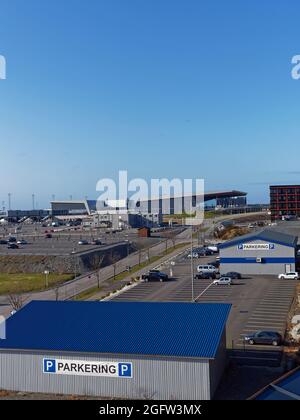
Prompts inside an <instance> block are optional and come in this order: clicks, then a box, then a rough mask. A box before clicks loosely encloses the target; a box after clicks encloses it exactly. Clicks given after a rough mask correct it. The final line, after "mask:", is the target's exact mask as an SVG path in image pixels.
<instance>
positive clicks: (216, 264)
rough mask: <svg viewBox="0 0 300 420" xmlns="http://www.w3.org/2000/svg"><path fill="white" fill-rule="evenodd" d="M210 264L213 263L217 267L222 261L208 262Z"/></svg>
mask: <svg viewBox="0 0 300 420" xmlns="http://www.w3.org/2000/svg"><path fill="white" fill-rule="evenodd" d="M208 265H213V266H214V267H216V268H219V267H220V261H211V262H209V263H208Z"/></svg>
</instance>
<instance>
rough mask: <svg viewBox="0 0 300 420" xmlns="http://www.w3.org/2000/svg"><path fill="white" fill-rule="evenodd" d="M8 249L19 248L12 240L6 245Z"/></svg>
mask: <svg viewBox="0 0 300 420" xmlns="http://www.w3.org/2000/svg"><path fill="white" fill-rule="evenodd" d="M7 248H8V249H19V246H18V245H17V244H15V243H14V242H12V243H9V244H8V246H7Z"/></svg>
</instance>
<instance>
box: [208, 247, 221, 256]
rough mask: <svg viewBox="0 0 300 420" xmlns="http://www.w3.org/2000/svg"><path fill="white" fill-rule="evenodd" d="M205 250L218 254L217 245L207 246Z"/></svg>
mask: <svg viewBox="0 0 300 420" xmlns="http://www.w3.org/2000/svg"><path fill="white" fill-rule="evenodd" d="M207 249H208V250H209V251H212V252H213V253H214V254H218V252H219V247H218V245H208V247H207Z"/></svg>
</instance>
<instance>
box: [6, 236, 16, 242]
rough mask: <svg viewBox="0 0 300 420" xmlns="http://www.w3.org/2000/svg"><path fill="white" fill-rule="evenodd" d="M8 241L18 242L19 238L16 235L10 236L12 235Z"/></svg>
mask: <svg viewBox="0 0 300 420" xmlns="http://www.w3.org/2000/svg"><path fill="white" fill-rule="evenodd" d="M8 242H9V243H13V242H17V238H15V237H14V236H10V237H9V238H8Z"/></svg>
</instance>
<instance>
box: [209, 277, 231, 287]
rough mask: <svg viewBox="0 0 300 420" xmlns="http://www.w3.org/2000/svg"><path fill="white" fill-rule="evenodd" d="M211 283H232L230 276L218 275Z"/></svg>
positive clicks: (228, 284) (221, 284)
mask: <svg viewBox="0 0 300 420" xmlns="http://www.w3.org/2000/svg"><path fill="white" fill-rule="evenodd" d="M213 284H215V285H216V286H223V285H224V286H230V285H231V284H232V279H231V277H220V278H219V279H216V280H214V281H213Z"/></svg>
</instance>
